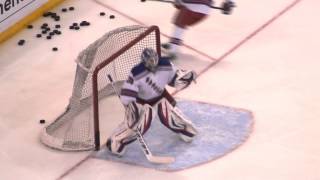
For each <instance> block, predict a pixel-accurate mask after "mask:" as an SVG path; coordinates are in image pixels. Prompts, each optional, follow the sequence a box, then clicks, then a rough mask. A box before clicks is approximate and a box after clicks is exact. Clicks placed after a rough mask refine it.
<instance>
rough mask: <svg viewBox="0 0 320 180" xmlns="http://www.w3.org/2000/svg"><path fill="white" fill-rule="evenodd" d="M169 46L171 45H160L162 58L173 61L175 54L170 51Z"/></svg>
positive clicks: (175, 57)
mask: <svg viewBox="0 0 320 180" xmlns="http://www.w3.org/2000/svg"><path fill="white" fill-rule="evenodd" d="M171 46H172V45H171V44H170V43H164V44H161V53H162V57H164V58H168V59H170V60H175V59H177V54H176V53H175V52H173V51H172V48H171Z"/></svg>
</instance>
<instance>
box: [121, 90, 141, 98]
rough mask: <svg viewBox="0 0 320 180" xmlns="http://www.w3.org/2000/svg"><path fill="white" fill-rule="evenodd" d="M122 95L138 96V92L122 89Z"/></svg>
mask: <svg viewBox="0 0 320 180" xmlns="http://www.w3.org/2000/svg"><path fill="white" fill-rule="evenodd" d="M120 95H121V96H128V97H134V98H136V97H138V92H136V91H133V90H130V89H122V90H121V92H120Z"/></svg>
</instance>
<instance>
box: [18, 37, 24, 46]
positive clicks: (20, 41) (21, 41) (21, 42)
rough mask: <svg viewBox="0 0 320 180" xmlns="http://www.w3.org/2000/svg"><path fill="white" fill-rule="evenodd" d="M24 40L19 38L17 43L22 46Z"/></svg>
mask: <svg viewBox="0 0 320 180" xmlns="http://www.w3.org/2000/svg"><path fill="white" fill-rule="evenodd" d="M25 42H26V41H25V40H24V39H21V40H19V41H18V45H19V46H23V44H24V43H25Z"/></svg>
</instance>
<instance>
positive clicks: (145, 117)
mask: <svg viewBox="0 0 320 180" xmlns="http://www.w3.org/2000/svg"><path fill="white" fill-rule="evenodd" d="M153 114H154V113H153V109H152V107H149V106H148V105H144V106H143V113H142V114H141V117H140V119H141V120H140V122H139V125H138V130H139V131H140V132H141V134H142V135H143V134H144V133H146V132H147V131H148V129H149V128H150V125H151V121H152V119H153Z"/></svg>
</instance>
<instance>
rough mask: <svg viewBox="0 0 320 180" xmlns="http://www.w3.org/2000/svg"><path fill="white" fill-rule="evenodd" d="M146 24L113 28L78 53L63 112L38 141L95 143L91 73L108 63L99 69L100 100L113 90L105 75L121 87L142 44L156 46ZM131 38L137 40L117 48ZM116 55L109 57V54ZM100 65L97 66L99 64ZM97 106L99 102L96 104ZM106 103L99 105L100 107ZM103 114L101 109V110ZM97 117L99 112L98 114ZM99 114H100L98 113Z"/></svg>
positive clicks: (72, 145) (63, 146)
mask: <svg viewBox="0 0 320 180" xmlns="http://www.w3.org/2000/svg"><path fill="white" fill-rule="evenodd" d="M147 30H148V27H142V26H127V27H122V28H118V29H116V30H113V31H111V32H109V33H107V34H105V35H104V36H103V37H101V38H100V39H98V40H97V41H96V42H94V43H93V44H91V45H90V46H89V47H88V48H86V49H85V50H84V51H82V52H81V53H80V55H79V56H78V58H77V60H76V62H77V64H78V65H77V69H76V76H75V80H74V85H73V92H72V96H71V98H70V102H69V105H68V106H67V108H66V110H65V112H63V113H62V114H61V115H60V116H58V117H57V118H56V119H55V120H54V121H53V122H52V123H51V124H49V125H48V126H47V127H46V128H45V129H44V131H43V132H42V133H41V138H40V139H41V141H42V142H43V143H44V144H46V145H47V146H49V147H52V148H55V149H60V150H64V151H81V150H92V149H94V148H95V146H96V145H97V144H95V132H96V131H97V130H96V129H94V119H93V117H94V116H93V112H94V111H93V88H92V87H93V86H92V84H93V81H92V74H93V72H94V70H95V69H96V68H97V66H100V65H101V64H100V63H102V62H106V61H107V62H109V60H110V62H109V63H107V65H106V66H104V67H103V68H101V70H100V71H99V72H98V76H97V77H98V78H97V84H98V99H99V101H100V100H101V99H103V98H105V97H107V96H109V95H112V94H114V92H113V89H112V87H111V85H110V82H109V80H108V78H107V75H108V74H109V75H111V76H112V78H113V80H114V82H115V85H116V87H120V86H121V85H122V82H123V81H124V80H126V79H127V76H128V75H129V72H130V70H131V68H132V67H133V66H134V65H136V64H137V63H139V62H140V55H141V52H142V50H143V49H144V48H146V47H151V48H154V49H157V46H159V43H157V42H156V32H155V31H152V32H151V33H148V34H146V36H143V37H140V35H141V34H143V33H144V32H146V31H147ZM133 40H138V41H137V42H136V43H134V44H132V46H131V45H130V47H128V48H126V49H125V51H124V52H122V53H120V54H117V53H119V50H120V49H122V48H123V47H125V46H126V45H128V44H129V43H130V42H132V41H133ZM115 54H117V55H119V56H118V57H116V58H114V59H110V57H111V56H112V55H115ZM99 69H100V68H99ZM98 106H99V105H98ZM105 108H108V107H105V106H104V107H102V108H100V107H99V111H100V112H101V111H103V110H104V109H105ZM101 114H102V113H101ZM98 117H99V116H98ZM101 118H102V117H101Z"/></svg>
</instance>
